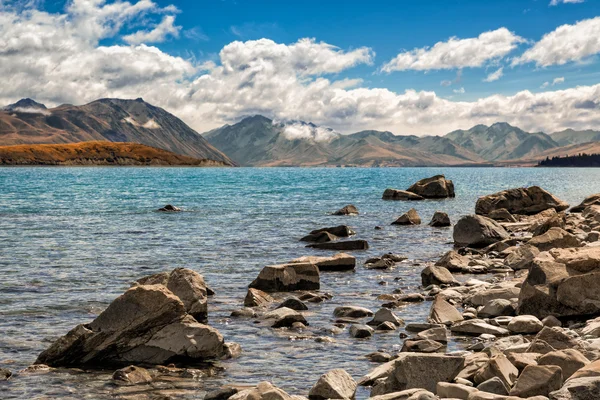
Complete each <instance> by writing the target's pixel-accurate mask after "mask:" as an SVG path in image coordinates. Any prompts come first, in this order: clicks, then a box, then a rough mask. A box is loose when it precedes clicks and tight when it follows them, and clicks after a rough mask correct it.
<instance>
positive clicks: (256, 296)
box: [244, 288, 274, 307]
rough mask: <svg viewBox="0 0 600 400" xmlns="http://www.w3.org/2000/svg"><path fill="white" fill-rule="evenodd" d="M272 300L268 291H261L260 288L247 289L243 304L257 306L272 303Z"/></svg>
mask: <svg viewBox="0 0 600 400" xmlns="http://www.w3.org/2000/svg"><path fill="white" fill-rule="evenodd" d="M273 301H274V300H273V298H272V297H271V296H269V294H268V293H266V292H263V291H262V290H258V289H253V288H250V289H248V293H247V294H246V298H245V299H244V306H246V307H258V306H266V305H268V304H270V303H272V302H273Z"/></svg>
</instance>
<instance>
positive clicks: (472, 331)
mask: <svg viewBox="0 0 600 400" xmlns="http://www.w3.org/2000/svg"><path fill="white" fill-rule="evenodd" d="M450 330H451V331H452V332H454V333H462V334H465V335H481V334H484V333H485V334H490V335H495V336H507V335H510V331H509V330H508V329H505V328H501V327H499V326H494V325H490V324H488V323H487V322H485V321H484V320H482V319H471V320H468V321H463V322H459V323H457V324H454V325H452V326H451V327H450Z"/></svg>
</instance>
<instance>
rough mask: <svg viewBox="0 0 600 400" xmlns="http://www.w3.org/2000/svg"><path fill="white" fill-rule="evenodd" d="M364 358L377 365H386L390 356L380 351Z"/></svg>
mask: <svg viewBox="0 0 600 400" xmlns="http://www.w3.org/2000/svg"><path fill="white" fill-rule="evenodd" d="M365 357H367V358H368V359H369V361H372V362H377V363H386V362H388V361H390V360H391V359H392V356H391V354H389V353H384V352H382V351H377V352H375V353H369V354H367V355H366V356H365Z"/></svg>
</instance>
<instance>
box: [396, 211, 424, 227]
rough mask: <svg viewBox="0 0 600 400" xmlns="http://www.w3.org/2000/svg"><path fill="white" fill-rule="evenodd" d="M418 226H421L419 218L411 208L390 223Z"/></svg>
mask: <svg viewBox="0 0 600 400" xmlns="http://www.w3.org/2000/svg"><path fill="white" fill-rule="evenodd" d="M420 224H421V217H419V214H418V213H417V210H415V209H414V208H411V209H410V210H408V211H407V212H405V213H404V214H402V215H401V216H400V217H398V219H397V220H395V221H394V222H392V225H420Z"/></svg>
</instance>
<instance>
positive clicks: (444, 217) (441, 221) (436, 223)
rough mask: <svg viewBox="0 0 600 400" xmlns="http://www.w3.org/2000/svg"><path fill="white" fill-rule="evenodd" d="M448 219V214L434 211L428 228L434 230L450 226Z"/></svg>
mask: <svg viewBox="0 0 600 400" xmlns="http://www.w3.org/2000/svg"><path fill="white" fill-rule="evenodd" d="M451 225H452V224H451V223H450V217H449V216H448V214H446V213H445V212H442V211H436V212H435V213H434V214H433V217H431V221H429V226H433V227H435V228H442V227H445V226H451Z"/></svg>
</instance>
